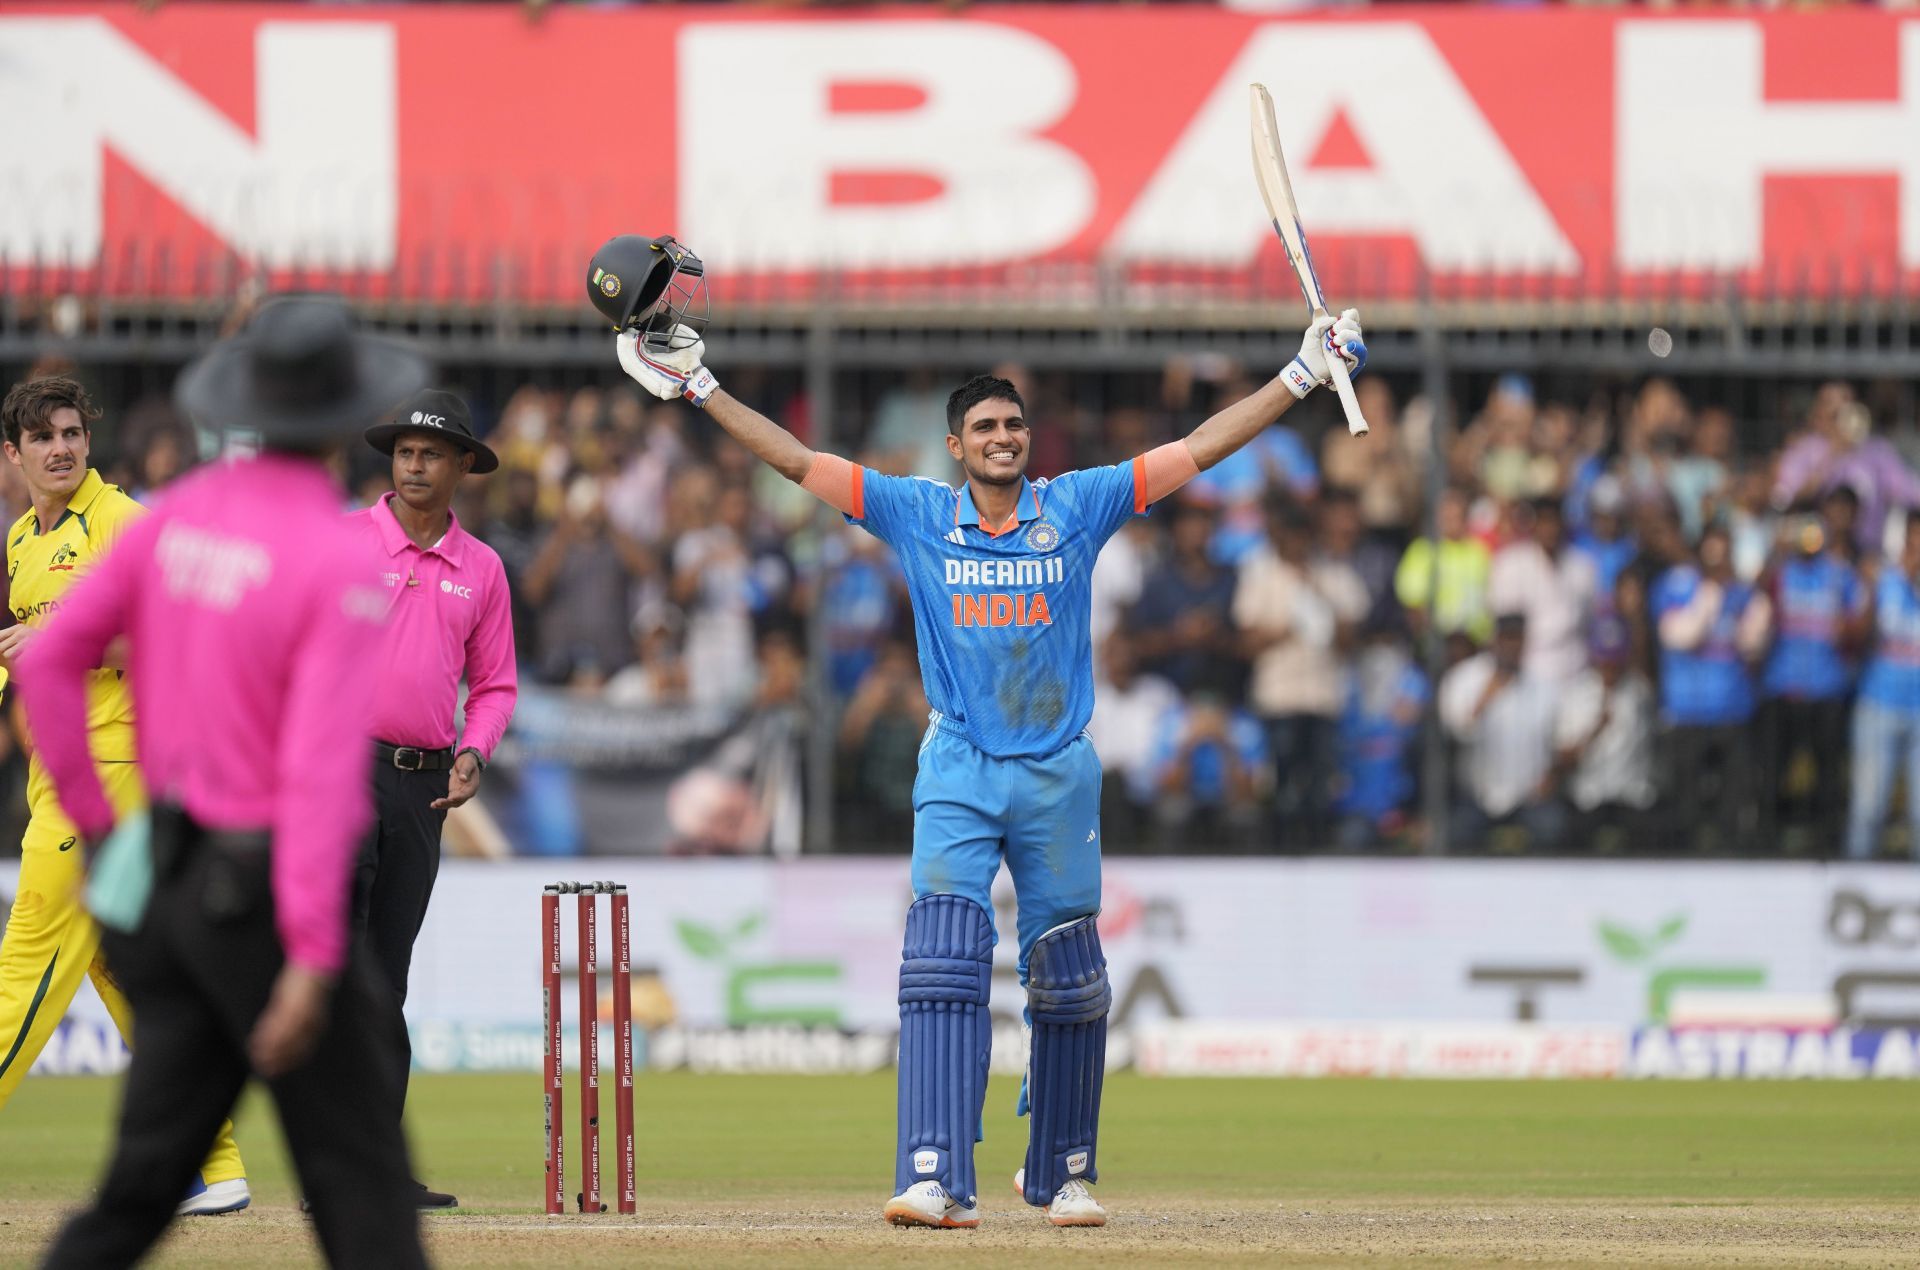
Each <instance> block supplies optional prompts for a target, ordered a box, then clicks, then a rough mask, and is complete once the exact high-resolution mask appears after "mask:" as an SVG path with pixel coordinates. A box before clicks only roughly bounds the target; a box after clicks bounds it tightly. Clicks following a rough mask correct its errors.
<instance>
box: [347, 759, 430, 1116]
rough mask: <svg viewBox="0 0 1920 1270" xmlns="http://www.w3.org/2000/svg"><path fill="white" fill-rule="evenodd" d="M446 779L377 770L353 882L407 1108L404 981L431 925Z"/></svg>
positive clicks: (389, 767)
mask: <svg viewBox="0 0 1920 1270" xmlns="http://www.w3.org/2000/svg"><path fill="white" fill-rule="evenodd" d="M448 775H449V773H447V772H403V771H401V770H400V769H399V768H397V767H395V766H394V765H393V764H392V763H383V762H379V761H376V762H375V763H374V767H373V827H372V828H371V829H369V830H368V831H367V838H366V841H365V842H364V843H363V844H362V845H361V848H360V860H359V865H358V867H357V868H356V869H355V871H354V880H353V883H354V884H353V929H354V933H355V935H356V936H357V937H358V938H359V939H360V940H361V942H363V943H364V944H365V946H366V949H367V952H368V954H369V955H370V956H371V958H372V961H373V965H374V968H375V969H376V970H377V971H378V972H379V977H380V981H381V989H382V991H381V996H382V1001H381V1006H382V1010H383V1013H384V1015H385V1017H386V1019H387V1022H388V1025H389V1026H390V1027H391V1028H392V1030H393V1032H394V1033H395V1037H396V1039H395V1041H394V1044H393V1046H392V1049H393V1050H394V1058H395V1062H396V1063H397V1065H398V1066H397V1069H396V1073H395V1078H396V1079H397V1080H398V1082H399V1088H400V1100H401V1102H402V1103H403V1104H404V1103H405V1101H406V1091H407V1080H408V1077H409V1075H410V1073H411V1072H412V1070H413V1045H412V1043H411V1042H410V1041H408V1039H407V1024H406V1017H405V1016H404V1015H403V1014H401V1012H400V1010H401V1007H402V1006H404V1005H406V1003H407V976H408V973H409V972H410V971H411V970H412V968H413V941H414V940H415V939H417V938H418V937H419V935H420V924H421V923H422V922H424V921H425V920H426V918H427V901H428V900H430V899H432V898H433V883H434V879H435V878H437V877H439V876H440V830H441V828H442V827H443V826H444V825H445V824H446V823H447V813H446V812H444V811H435V810H434V809H433V801H434V799H436V798H445V797H446V796H447V778H448Z"/></svg>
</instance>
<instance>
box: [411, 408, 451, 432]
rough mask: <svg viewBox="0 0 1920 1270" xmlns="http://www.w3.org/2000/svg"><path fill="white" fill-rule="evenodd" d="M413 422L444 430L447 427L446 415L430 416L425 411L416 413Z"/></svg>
mask: <svg viewBox="0 0 1920 1270" xmlns="http://www.w3.org/2000/svg"><path fill="white" fill-rule="evenodd" d="M413 421H414V422H415V423H418V424H422V425H424V426H425V427H429V428H444V427H446V426H447V417H446V416H445V415H430V414H428V413H427V412H426V411H424V410H416V411H414V412H413Z"/></svg>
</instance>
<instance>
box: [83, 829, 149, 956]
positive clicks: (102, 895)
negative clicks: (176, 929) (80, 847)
mask: <svg viewBox="0 0 1920 1270" xmlns="http://www.w3.org/2000/svg"><path fill="white" fill-rule="evenodd" d="M152 896H153V820H152V818H151V817H149V816H148V815H147V812H146V810H145V809H144V808H143V809H141V810H140V811H136V812H132V813H129V814H128V815H126V816H123V817H121V818H120V823H119V824H117V825H115V826H114V827H113V832H112V833H110V834H108V835H107V840H106V841H105V842H104V843H102V844H101V846H100V850H99V851H97V852H95V853H94V857H93V869H92V871H91V873H90V874H89V875H88V877H87V908H88V909H89V910H90V911H91V912H92V913H93V916H94V919H95V920H96V921H98V922H99V923H100V924H101V925H102V926H105V927H108V928H109V929H111V930H117V931H120V932H122V933H123V934H128V935H131V934H132V933H133V932H135V931H137V930H139V929H140V923H141V922H142V921H143V920H144V919H145V918H146V915H147V901H148V900H149V899H151V898H152Z"/></svg>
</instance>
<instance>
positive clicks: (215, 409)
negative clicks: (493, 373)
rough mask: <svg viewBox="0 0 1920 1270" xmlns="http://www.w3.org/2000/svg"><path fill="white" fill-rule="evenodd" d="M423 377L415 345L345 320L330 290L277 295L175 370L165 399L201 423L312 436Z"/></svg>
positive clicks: (343, 433)
mask: <svg viewBox="0 0 1920 1270" xmlns="http://www.w3.org/2000/svg"><path fill="white" fill-rule="evenodd" d="M426 381H427V364H426V362H425V361H424V360H423V359H422V358H421V357H420V356H419V355H418V354H416V353H413V352H411V351H410V350H408V349H405V348H402V347H401V346H400V345H399V344H396V343H394V342H393V341H392V340H388V339H383V338H381V337H380V336H377V335H372V334H369V333H367V332H365V331H361V330H357V329H355V325H354V319H353V314H352V312H351V311H350V310H349V309H348V308H347V306H346V305H345V304H344V303H343V302H342V301H341V300H339V299H338V298H337V297H335V296H329V295H301V296H282V297H279V298H277V299H272V300H268V301H266V302H265V303H263V304H262V305H261V306H260V308H259V310H258V311H257V312H255V313H254V315H253V317H252V319H251V320H250V321H248V323H247V325H246V328H245V329H244V330H242V331H241V332H240V334H238V335H235V336H232V337H231V338H228V339H224V340H222V341H220V342H219V343H218V344H215V345H214V346H213V347H212V348H211V349H210V350H208V351H207V353H206V354H205V355H204V356H202V357H201V358H200V360H198V361H196V362H194V363H193V364H192V365H191V366H189V367H187V369H186V370H185V371H183V372H181V375H180V378H179V380H178V381H177V382H176V383H175V384H174V389H173V399H174V402H175V404H177V405H178V406H179V407H180V410H181V411H182V413H184V414H186V415H187V416H188V417H189V418H191V419H193V420H194V421H195V422H197V423H199V424H201V425H202V426H204V427H209V428H219V429H244V430H246V431H249V432H253V433H256V434H258V435H259V437H260V439H261V441H262V442H263V443H264V444H267V445H273V444H275V443H279V444H283V445H314V444H323V443H326V442H330V441H339V440H344V439H346V438H348V437H351V436H352V435H353V434H354V433H356V432H358V431H360V430H361V429H362V428H364V427H366V426H367V421H368V420H369V419H378V418H379V417H380V416H381V415H382V414H384V413H386V412H387V411H389V410H391V409H392V408H393V406H394V403H395V402H398V401H400V400H402V399H404V398H405V397H407V396H408V395H409V394H410V393H413V392H415V391H416V390H418V389H419V388H420V387H421V385H423V384H425V383H426Z"/></svg>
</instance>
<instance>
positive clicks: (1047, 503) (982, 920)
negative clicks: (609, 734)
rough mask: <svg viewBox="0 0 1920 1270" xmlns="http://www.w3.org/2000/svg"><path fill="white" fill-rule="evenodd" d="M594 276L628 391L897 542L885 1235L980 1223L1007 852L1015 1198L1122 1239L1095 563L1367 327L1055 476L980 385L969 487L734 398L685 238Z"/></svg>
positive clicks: (971, 410) (966, 395) (961, 429)
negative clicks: (1108, 1189)
mask: <svg viewBox="0 0 1920 1270" xmlns="http://www.w3.org/2000/svg"><path fill="white" fill-rule="evenodd" d="M649 252H651V253H652V258H651V259H650V258H649V255H648V253H649ZM676 253H678V254H677V255H676ZM662 261H665V262H666V264H664V265H663V264H662ZM689 262H690V263H689ZM589 270H590V274H589V285H590V286H591V287H593V288H595V292H594V295H593V299H594V303H595V305H596V307H598V308H600V310H601V312H603V313H606V314H607V315H608V316H609V317H610V318H612V319H613V321H614V324H615V325H616V326H617V327H619V328H621V333H620V335H619V336H618V340H617V345H616V347H617V350H618V355H619V359H620V365H621V368H622V369H624V370H625V371H626V373H627V374H628V375H630V376H631V377H632V378H633V379H635V380H636V381H638V382H639V384H640V385H641V387H643V388H645V389H646V390H647V391H648V392H650V393H652V394H653V395H654V396H656V397H659V398H661V399H662V400H670V399H671V398H673V397H676V396H680V397H685V398H686V399H687V400H688V401H690V402H692V403H693V404H694V405H696V406H699V407H701V408H702V409H704V410H706V412H707V413H708V415H709V416H711V417H712V418H713V420H714V421H715V422H716V423H718V424H719V425H720V426H721V427H722V428H723V429H725V430H726V432H727V433H728V434H729V435H731V436H732V437H733V438H734V439H735V440H736V441H738V442H740V444H742V445H744V446H745V447H746V448H747V449H748V450H750V451H752V452H753V453H754V454H756V455H758V456H759V457H760V458H761V459H762V460H764V461H765V462H767V463H768V464H770V465H772V466H773V467H774V468H775V469H776V470H778V471H779V472H780V473H781V474H782V475H784V476H786V477H787V478H788V479H789V480H792V481H796V482H798V483H799V484H800V485H801V486H802V487H803V488H805V489H807V490H808V491H810V492H811V493H813V494H814V495H816V496H817V497H819V498H820V499H822V500H823V501H825V502H827V503H828V504H830V505H831V506H833V507H834V508H836V509H837V510H839V511H840V512H842V513H843V514H844V515H845V516H846V517H847V519H848V520H849V521H851V522H852V523H854V524H858V525H860V526H862V527H863V528H865V529H866V530H867V531H868V532H870V533H872V534H874V535H875V536H876V537H878V538H880V539H881V540H882V541H884V542H886V543H887V544H888V545H890V546H891V547H892V548H893V549H894V551H895V552H896V553H897V554H898V555H899V557H900V561H901V564H902V565H903V566H904V567H905V569H906V574H907V582H908V588H909V591H910V593H911V595H912V601H913V615H914V628H915V633H916V635H917V638H918V642H919V650H920V665H921V675H922V678H923V680H924V682H925V686H926V693H927V700H928V702H929V703H930V704H931V705H932V707H933V709H932V715H931V720H930V726H929V727H928V729H927V733H926V737H925V739H924V740H923V741H922V742H921V743H920V771H919V776H918V779H917V780H916V782H915V785H914V798H913V805H914V829H913V866H912V874H913V894H914V900H913V903H912V905H911V906H910V907H909V908H908V910H907V920H906V941H905V946H904V949H903V953H902V956H903V964H902V966H901V969H900V1069H899V1126H898V1138H897V1143H898V1152H897V1157H896V1162H895V1189H896V1191H897V1192H898V1193H897V1194H896V1195H895V1196H894V1198H893V1199H892V1200H891V1201H890V1202H889V1203H888V1204H887V1206H886V1210H885V1215H886V1217H887V1219H888V1220H889V1221H892V1222H894V1223H896V1224H899V1225H914V1226H935V1227H960V1226H976V1225H978V1224H979V1220H980V1219H979V1209H978V1207H977V1204H976V1196H975V1185H974V1165H973V1144H974V1142H975V1141H976V1140H977V1138H978V1136H979V1128H980V1114H981V1107H982V1104H983V1102H984V1099H985V1096H986V1083H987V1064H988V1058H989V1052H990V1049H991V1043H992V1035H991V1028H990V1025H989V1022H988V1016H987V994H988V988H989V980H990V976H991V972H992V958H993V946H994V941H995V937H996V936H995V931H994V927H993V917H992V909H991V903H990V891H991V888H992V884H993V879H994V876H995V875H996V874H997V873H998V872H999V870H1000V862H1001V860H1002V859H1003V858H1004V859H1005V861H1006V864H1007V868H1008V870H1009V871H1010V872H1011V873H1012V875H1013V883H1014V890H1015V896H1016V899H1017V900H1018V905H1019V908H1018V922H1019V937H1020V958H1019V970H1020V979H1021V982H1022V983H1024V984H1025V985H1026V988H1027V1016H1028V1020H1029V1022H1030V1024H1031V1026H1032V1033H1033V1037H1032V1039H1033V1046H1032V1056H1031V1058H1030V1060H1029V1065H1028V1068H1027V1074H1026V1082H1025V1086H1024V1088H1023V1090H1022V1099H1021V1101H1022V1107H1021V1110H1022V1111H1023V1112H1025V1113H1027V1114H1028V1115H1029V1116H1030V1128H1029V1137H1028V1144H1027V1156H1026V1166H1025V1168H1023V1169H1022V1170H1021V1171H1020V1172H1019V1173H1018V1174H1016V1175H1015V1178H1014V1183H1015V1186H1016V1187H1017V1188H1018V1189H1019V1190H1020V1192H1021V1194H1022V1195H1023V1196H1024V1198H1025V1199H1026V1201H1027V1202H1028V1203H1029V1204H1033V1205H1037V1206H1044V1207H1045V1208H1046V1209H1047V1216H1048V1218H1049V1220H1051V1221H1052V1222H1053V1224H1054V1225H1056V1226H1099V1225H1103V1224H1105V1222H1106V1211H1105V1210H1104V1209H1103V1208H1101V1206H1100V1205H1099V1203H1098V1202H1096V1201H1095V1199H1094V1198H1093V1195H1092V1193H1091V1192H1090V1191H1089V1190H1088V1189H1087V1184H1088V1183H1089V1182H1092V1181H1095V1180H1096V1179H1097V1177H1098V1171H1097V1166H1096V1156H1095V1145H1096V1137H1097V1132H1098V1126H1099V1115H1100V1087H1101V1079H1102V1073H1103V1070H1104V1068H1105V1063H1106V1030H1107V1009H1108V1006H1109V1004H1110V1003H1111V1000H1112V991H1111V989H1110V987H1109V985H1108V982H1107V972H1106V959H1105V957H1104V956H1103V955H1102V953H1101V950H1100V936H1099V932H1098V930H1097V928H1096V926H1095V922H1094V918H1095V915H1096V914H1097V913H1098V911H1099V908H1100V825H1099V808H1100V763H1099V760H1098V759H1097V758H1096V757H1095V755H1094V752H1093V743H1092V742H1091V741H1090V740H1089V739H1088V738H1087V736H1086V734H1085V732H1084V729H1085V727H1086V725H1087V720H1088V718H1089V717H1090V716H1091V714H1092V710H1093V650H1092V646H1091V642H1090V638H1089V635H1088V622H1089V619H1090V614H1091V604H1090V590H1089V579H1090V577H1091V575H1092V573H1093V565H1094V559H1095V557H1096V556H1098V555H1099V552H1100V548H1101V546H1102V545H1103V544H1104V543H1105V542H1106V541H1107V539H1108V538H1109V537H1110V536H1112V535H1113V533H1114V532H1115V531H1116V530H1118V529H1119V528H1120V526H1121V525H1122V524H1124V523H1125V522H1126V520H1127V518H1128V517H1130V516H1138V515H1144V514H1145V513H1146V511H1147V509H1148V507H1149V506H1150V505H1151V504H1152V503H1154V502H1155V501H1156V500H1158V499H1161V498H1164V497H1166V496H1167V495H1168V494H1171V493H1172V492H1173V491H1175V490H1176V489H1178V488H1180V486H1182V485H1183V484H1185V483H1186V482H1187V481H1189V480H1191V479H1193V478H1194V477H1195V476H1197V475H1199V474H1200V472H1202V471H1203V470H1205V469H1207V468H1209V467H1212V466H1213V465H1214V464H1216V463H1218V462H1219V461H1220V460H1222V459H1224V458H1225V457H1226V456H1227V455H1229V454H1232V453H1233V452H1234V451H1235V450H1238V449H1239V448H1240V447H1241V446H1243V445H1245V444H1246V443H1247V442H1249V441H1251V440H1252V439H1253V438H1254V437H1255V436H1257V435H1258V434H1259V433H1260V431H1261V430H1262V429H1264V428H1266V427H1267V426H1268V425H1270V424H1271V423H1273V422H1274V421H1275V420H1276V419H1278V418H1279V417H1280V416H1281V415H1283V414H1285V413H1286V411H1287V410H1288V408H1290V407H1291V406H1292V405H1293V403H1294V402H1295V401H1298V400H1300V399H1301V398H1303V397H1305V396H1306V395H1307V394H1308V393H1309V392H1311V391H1312V390H1313V389H1314V388H1315V387H1317V386H1319V385H1321V384H1324V383H1326V382H1327V381H1328V378H1329V371H1328V361H1327V359H1328V358H1329V357H1340V358H1343V359H1344V360H1345V362H1346V364H1347V366H1348V367H1349V368H1350V369H1351V370H1358V369H1359V368H1360V366H1361V365H1362V364H1363V363H1364V362H1365V360H1366V348H1365V345H1364V344H1363V343H1362V342H1361V332H1360V324H1359V322H1358V320H1357V315H1356V314H1355V313H1354V311H1353V310H1351V309H1349V310H1347V311H1346V312H1345V313H1344V314H1342V315H1341V316H1340V318H1339V319H1338V320H1335V319H1333V318H1331V317H1325V316H1323V317H1321V318H1319V319H1317V320H1315V321H1314V323H1313V324H1312V325H1311V326H1310V327H1308V329H1307V332H1306V337H1305V339H1304V340H1302V341H1301V345H1300V351H1299V355H1298V356H1296V357H1295V358H1294V359H1293V360H1292V362H1291V363H1290V364H1289V365H1288V366H1287V367H1286V368H1285V369H1284V370H1283V371H1282V372H1281V373H1280V374H1279V375H1278V376H1276V377H1275V378H1274V379H1272V380H1271V381H1269V382H1268V383H1267V384H1266V385H1265V386H1264V387H1262V388H1260V389H1259V390H1258V391H1256V392H1254V393H1253V394H1252V395H1251V396H1249V397H1247V398H1245V399H1244V400H1241V401H1238V402H1235V403H1234V404H1232V405H1230V406H1228V407H1227V408H1226V409H1224V410H1222V411H1221V412H1220V413H1218V414H1216V415H1214V416H1213V417H1212V418H1211V419H1208V420H1207V421H1206V422H1204V423H1202V424H1201V425H1200V426H1199V427H1197V428H1195V429H1194V430H1193V432H1192V433H1191V434H1189V435H1188V436H1187V437H1186V438H1185V439H1184V440H1181V441H1175V442H1172V443H1170V444H1167V445H1164V446H1161V447H1159V448H1158V449H1155V450H1153V451H1151V452H1149V453H1146V454H1142V455H1140V456H1138V457H1136V458H1135V459H1133V460H1132V461H1131V462H1129V463H1122V464H1118V465H1116V466H1113V467H1105V468H1094V469H1090V470H1087V471H1081V472H1069V473H1067V474H1066V475H1064V476H1059V477H1055V478H1052V479H1051V480H1039V481H1030V480H1028V479H1027V478H1026V476H1025V470H1026V467H1027V460H1028V455H1029V449H1028V439H1029V429H1028V425H1027V420H1026V415H1025V409H1024V406H1023V404H1022V402H1021V399H1020V394H1019V393H1018V391H1016V390H1015V388H1014V386H1013V385H1012V384H1011V383H1009V382H1008V381H1006V380H1004V379H995V378H991V377H988V376H980V377H978V378H975V379H971V380H969V381H967V382H966V383H965V384H963V385H961V386H960V388H959V389H957V390H956V391H955V392H954V393H953V395H952V396H951V397H949V398H948V400H947V451H948V453H949V454H951V455H952V456H953V457H954V459H955V460H956V461H958V462H959V464H960V466H961V469H962V471H963V472H964V473H965V477H966V479H965V482H964V483H963V484H962V485H960V486H959V487H958V488H957V489H956V488H954V487H952V486H949V485H945V484H942V483H940V482H938V481H932V480H926V479H923V478H916V477H892V476H883V475H881V474H879V473H877V472H871V471H867V470H865V469H863V468H862V467H861V466H860V465H859V464H856V463H850V462H848V461H847V460H845V459H842V458H837V457H835V456H833V455H829V454H817V453H815V452H814V451H812V450H810V449H809V448H808V447H807V446H805V445H803V444H802V443H801V442H800V441H799V440H798V439H797V438H796V437H794V436H793V435H792V434H791V433H788V432H787V431H785V430H784V429H783V428H781V427H780V426H779V425H778V424H776V423H774V422H773V421H772V420H770V419H768V418H766V417H765V416H763V415H761V414H759V413H757V412H755V411H754V410H752V409H749V408H748V407H747V406H745V405H743V404H742V403H740V402H738V401H736V400H734V399H733V398H732V397H729V396H728V395H727V394H726V392H725V391H723V390H722V389H721V388H720V387H719V384H718V381H717V380H716V379H715V377H714V375H713V373H712V372H711V371H710V370H708V369H707V368H706V367H705V366H704V365H702V358H703V356H704V353H705V346H704V343H703V342H702V340H701V339H700V335H699V330H698V323H699V321H700V319H698V318H695V319H694V322H695V325H688V324H687V322H686V320H685V319H686V318H687V317H688V316H690V315H689V314H688V310H689V308H690V306H691V303H692V299H693V298H694V296H695V293H696V292H697V288H690V287H687V286H686V285H685V281H684V279H685V276H686V275H688V274H692V275H694V276H695V277H698V276H699V274H700V273H701V266H700V264H699V261H698V260H697V258H693V257H692V256H691V253H688V252H686V251H685V249H684V248H683V247H681V246H680V245H679V244H675V243H673V242H672V240H670V239H667V240H661V239H655V240H654V241H653V242H652V243H648V241H647V240H645V239H637V238H626V239H615V240H613V241H612V242H610V243H608V244H607V245H606V246H605V247H603V248H601V251H600V252H599V253H598V254H597V255H596V256H595V258H594V261H593V263H592V264H591V265H590V266H589ZM663 272H665V273H667V274H668V276H667V277H666V278H664V279H663V278H661V277H660V274H662V273H663ZM608 278H611V279H612V282H611V289H609V283H608V281H607V279H608ZM676 280H678V282H677V285H678V290H675V286H676ZM623 293H624V294H623ZM636 328H637V329H636Z"/></svg>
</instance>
